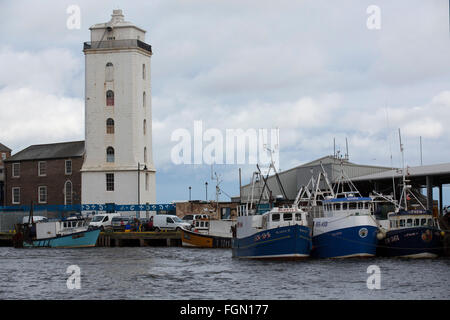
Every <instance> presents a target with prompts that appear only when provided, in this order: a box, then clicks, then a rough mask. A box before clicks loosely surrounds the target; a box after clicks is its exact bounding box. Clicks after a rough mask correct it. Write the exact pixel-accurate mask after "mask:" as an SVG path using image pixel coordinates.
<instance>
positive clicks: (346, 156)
mask: <svg viewBox="0 0 450 320" xmlns="http://www.w3.org/2000/svg"><path fill="white" fill-rule="evenodd" d="M345 148H346V154H345V159H346V160H348V159H349V156H348V141H347V137H345Z"/></svg>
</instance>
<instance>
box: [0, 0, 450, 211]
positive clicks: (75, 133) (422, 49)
mask: <svg viewBox="0 0 450 320" xmlns="http://www.w3.org/2000/svg"><path fill="white" fill-rule="evenodd" d="M70 5H77V6H79V8H80V10H81V27H80V29H68V28H67V25H66V23H67V19H68V18H69V16H70V14H68V13H67V8H68V7H69V6H70ZM370 5H376V6H378V7H379V8H380V10H381V11H380V13H381V15H380V17H381V25H380V26H381V28H380V29H375V30H373V29H369V28H368V27H367V20H368V19H369V17H370V16H371V14H370V13H369V14H368V13H367V8H368V7H369V6H370ZM448 5H449V3H448V0H427V1H423V0H396V1H390V0H385V1H382V0H370V1H365V0H340V1H332V0H327V1H321V0H278V1H264V0H239V1H237V0H226V1H225V0H215V1H207V0H161V1H156V0H146V1H133V2H130V1H119V0H116V1H102V0H99V1H76V0H75V1H72V0H71V1H64V0H63V1H61V0H58V1H56V0H55V1H40V2H31V1H20V0H18V1H2V2H1V4H0V6H1V10H0V21H1V28H0V38H1V39H2V41H1V43H0V70H1V72H0V108H1V109H0V110H1V112H0V120H1V121H0V123H1V129H0V142H1V143H3V144H5V145H7V146H9V147H10V148H11V149H13V152H18V151H20V150H22V149H23V148H25V147H27V146H29V145H31V144H41V143H51V142H60V141H72V140H83V139H84V102H83V101H84V55H83V52H82V43H83V42H84V41H89V37H90V35H89V30H88V29H89V27H90V26H91V25H93V24H95V23H100V22H106V21H109V20H110V15H111V13H112V10H113V9H117V8H120V9H122V10H123V11H124V14H125V20H127V21H131V22H133V23H135V24H136V25H137V26H139V27H141V28H143V29H145V30H147V35H146V42H147V43H149V44H151V45H152V48H153V52H154V55H153V57H152V62H151V63H152V70H151V76H152V93H153V94H152V105H153V155H154V162H155V166H156V169H157V201H158V202H160V203H162V202H168V201H172V200H182V199H187V198H188V187H189V186H192V198H193V199H204V198H205V186H204V183H205V181H207V182H208V183H209V184H210V187H209V188H208V189H209V190H208V193H209V195H208V197H209V198H210V199H211V198H212V197H214V190H213V186H214V181H211V179H210V166H208V165H175V164H173V163H172V161H171V149H172V148H173V147H174V146H175V145H176V143H175V142H173V141H171V133H172V132H173V131H174V130H176V129H179V128H184V129H187V130H189V131H192V130H193V126H194V121H195V120H201V121H202V122H203V127H204V129H208V128H217V129H219V130H221V131H222V132H223V133H224V135H225V130H226V129H230V128H231V129H232V128H242V129H249V128H253V129H258V128H266V129H271V128H279V130H280V135H279V139H280V146H279V147H280V168H281V169H282V170H283V169H289V168H291V167H293V166H296V165H299V164H301V163H305V162H307V161H311V160H314V159H316V158H319V157H322V156H325V155H329V154H332V153H333V138H334V137H335V138H336V144H337V146H338V148H340V149H342V150H344V149H345V138H346V137H347V138H348V141H349V151H350V152H349V153H350V160H351V161H353V162H356V163H361V164H373V165H385V166H390V165H391V160H390V155H391V154H392V156H393V163H392V164H393V165H394V166H401V161H400V159H401V156H400V152H399V147H398V135H397V130H398V128H401V130H402V136H403V139H404V146H405V157H406V163H407V165H409V166H415V165H419V164H420V149H419V137H420V136H421V137H422V140H423V162H424V164H434V163H443V162H449V161H450V160H449V159H450V148H449V147H450V134H449V133H450V55H449V53H450V35H449V17H448V13H449V8H448ZM238 167H242V168H243V172H244V176H243V182H244V183H247V182H248V180H249V178H250V176H251V172H252V171H253V170H254V165H240V166H238V165H216V166H215V167H214V170H215V171H217V173H218V174H219V175H220V176H221V179H222V180H223V182H222V184H221V186H222V187H223V190H224V191H225V192H226V193H227V194H229V195H237V194H238V193H239V191H238ZM448 191H449V190H448V188H447V192H446V196H445V198H444V200H447V199H448V200H450V196H447V195H448V194H449V192H448ZM221 199H223V200H227V199H228V197H227V196H226V195H225V194H223V195H221Z"/></svg>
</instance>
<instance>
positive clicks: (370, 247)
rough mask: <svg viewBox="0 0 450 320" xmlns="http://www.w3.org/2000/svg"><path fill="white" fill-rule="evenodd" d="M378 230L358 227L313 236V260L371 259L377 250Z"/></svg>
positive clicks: (372, 227)
mask: <svg viewBox="0 0 450 320" xmlns="http://www.w3.org/2000/svg"><path fill="white" fill-rule="evenodd" d="M377 232H378V228H377V227H375V226H373V225H358V226H353V227H347V228H342V229H335V230H331V231H328V232H324V233H321V234H320V235H316V236H313V250H312V256H313V257H314V258H355V257H373V256H375V255H376V250H377V241H378V240H377Z"/></svg>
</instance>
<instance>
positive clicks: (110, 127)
mask: <svg viewBox="0 0 450 320" xmlns="http://www.w3.org/2000/svg"><path fill="white" fill-rule="evenodd" d="M106 133H109V134H113V133H114V120H113V119H111V118H108V119H107V120H106Z"/></svg>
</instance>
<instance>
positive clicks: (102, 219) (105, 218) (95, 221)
mask: <svg viewBox="0 0 450 320" xmlns="http://www.w3.org/2000/svg"><path fill="white" fill-rule="evenodd" d="M117 216H120V214H119V213H101V214H96V215H95V216H93V217H92V220H91V222H90V223H89V226H93V227H98V228H100V229H101V230H102V231H103V230H105V229H107V228H109V227H111V220H112V218H114V217H117Z"/></svg>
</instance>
